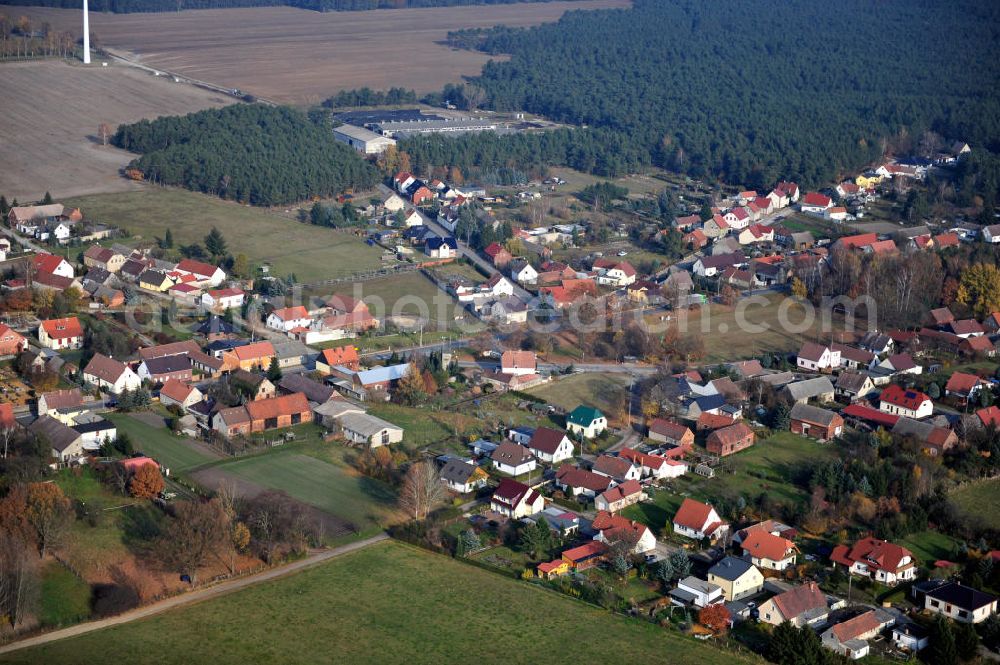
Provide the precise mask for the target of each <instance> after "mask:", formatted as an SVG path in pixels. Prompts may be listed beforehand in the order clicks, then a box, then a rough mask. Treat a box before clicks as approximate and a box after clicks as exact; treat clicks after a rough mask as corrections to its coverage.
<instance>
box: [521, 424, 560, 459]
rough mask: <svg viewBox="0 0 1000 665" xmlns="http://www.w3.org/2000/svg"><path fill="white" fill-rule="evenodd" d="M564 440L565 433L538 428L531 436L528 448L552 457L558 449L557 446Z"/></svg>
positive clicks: (547, 428) (549, 428)
mask: <svg viewBox="0 0 1000 665" xmlns="http://www.w3.org/2000/svg"><path fill="white" fill-rule="evenodd" d="M565 438H566V433H565V432H560V431H559V430H556V429H552V428H551V427H539V428H538V429H536V430H535V433H534V434H532V435H531V441H529V442H528V447H529V448H531V449H532V450H540V451H542V452H543V453H545V454H546V455H554V454H555V452H556V450H558V448H559V444H560V443H562V440H563V439H565Z"/></svg>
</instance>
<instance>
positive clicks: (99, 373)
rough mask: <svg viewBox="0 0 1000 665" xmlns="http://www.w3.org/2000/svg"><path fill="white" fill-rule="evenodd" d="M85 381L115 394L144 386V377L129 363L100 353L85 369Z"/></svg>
mask: <svg viewBox="0 0 1000 665" xmlns="http://www.w3.org/2000/svg"><path fill="white" fill-rule="evenodd" d="M83 381H84V383H89V384H92V385H95V386H97V387H98V388H101V389H103V390H106V391H107V392H109V393H113V394H115V395H118V394H121V392H122V391H124V390H130V391H131V390H136V389H137V388H139V387H141V386H142V379H140V378H139V375H138V374H136V373H135V372H133V371H132V369H131V368H130V367H129V366H128V365H126V364H124V363H122V362H119V361H117V360H115V359H114V358H109V357H107V356H105V355H102V354H100V353H96V354H94V357H93V358H92V359H91V360H90V362H89V363H88V364H87V367H86V368H85V369H84V370H83Z"/></svg>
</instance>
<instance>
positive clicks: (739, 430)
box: [708, 422, 753, 446]
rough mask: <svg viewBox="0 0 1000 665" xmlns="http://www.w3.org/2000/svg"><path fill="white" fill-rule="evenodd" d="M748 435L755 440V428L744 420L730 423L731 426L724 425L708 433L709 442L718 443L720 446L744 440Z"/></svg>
mask: <svg viewBox="0 0 1000 665" xmlns="http://www.w3.org/2000/svg"><path fill="white" fill-rule="evenodd" d="M747 437H750V439H751V441H753V430H752V429H750V426H749V425H747V424H746V423H744V422H739V423H736V424H735V425H730V426H729V427H723V428H721V429H717V430H715V431H714V432H712V433H711V434H709V435H708V443H709V444H716V443H717V444H718V445H719V446H724V445H726V444H730V445H731V444H735V443H738V442H740V441H743V440H744V439H746V438H747Z"/></svg>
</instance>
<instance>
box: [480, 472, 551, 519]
mask: <svg viewBox="0 0 1000 665" xmlns="http://www.w3.org/2000/svg"><path fill="white" fill-rule="evenodd" d="M544 508H545V499H544V498H543V497H542V495H541V494H539V493H538V492H536V491H535V490H533V489H531V488H530V487H528V486H527V485H525V484H524V483H519V482H517V481H516V480H511V479H510V478H504V479H503V480H501V481H500V484H499V485H497V488H496V489H495V490H494V491H493V496H492V497H491V498H490V509H491V510H492V511H494V512H496V513H499V514H501V515H504V516H506V517H509V518H510V519H514V520H517V519H521V518H522V517H529V516H531V515H534V514H535V513H538V512H541V511H542V509H544Z"/></svg>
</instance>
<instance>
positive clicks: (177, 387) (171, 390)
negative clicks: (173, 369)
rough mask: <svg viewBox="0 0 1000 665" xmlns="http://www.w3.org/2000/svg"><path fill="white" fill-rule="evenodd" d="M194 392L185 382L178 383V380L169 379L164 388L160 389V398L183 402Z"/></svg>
mask: <svg viewBox="0 0 1000 665" xmlns="http://www.w3.org/2000/svg"><path fill="white" fill-rule="evenodd" d="M192 390H194V388H192V387H191V386H189V385H188V384H186V383H184V382H183V381H178V380H177V379H168V380H167V382H166V383H164V384H163V387H162V388H160V397H161V398H163V397H167V398H169V399H172V400H174V401H176V402H183V401H184V400H186V399H187V397H188V395H190V394H191V391H192Z"/></svg>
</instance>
